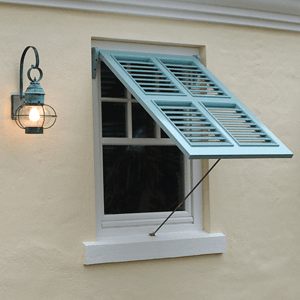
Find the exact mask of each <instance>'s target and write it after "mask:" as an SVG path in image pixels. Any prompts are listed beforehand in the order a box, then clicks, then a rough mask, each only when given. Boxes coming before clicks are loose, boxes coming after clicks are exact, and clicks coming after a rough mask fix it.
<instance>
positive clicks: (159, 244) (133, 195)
mask: <svg viewBox="0 0 300 300" xmlns="http://www.w3.org/2000/svg"><path fill="white" fill-rule="evenodd" d="M100 44H101V48H102V49H101V50H99V49H100V48H93V55H92V56H93V58H92V62H93V78H94V80H93V98H94V120H95V130H94V132H95V174H96V215H97V241H96V242H86V243H84V246H85V253H86V255H85V263H86V264H94V263H105V262H118V261H130V260H145V259H155V258H164V257H179V256H190V255H199V254H209V253H222V252H224V251H225V249H226V245H225V243H226V241H225V236H224V235H223V234H221V233H217V234H208V233H206V232H204V231H203V226H202V223H203V222H202V200H201V189H198V190H197V192H194V193H193V194H192V196H191V197H190V199H188V200H187V201H186V204H185V206H184V207H182V208H181V210H180V211H177V212H176V213H175V214H174V216H173V217H172V218H171V219H170V220H169V221H168V222H167V223H166V225H165V226H164V227H163V228H162V229H161V230H160V231H159V234H157V236H156V237H150V236H149V233H150V232H152V231H154V230H155V229H156V228H157V226H158V225H159V224H160V223H161V222H162V221H163V220H164V219H165V218H166V217H167V216H168V215H169V212H170V211H172V210H173V209H174V208H175V207H176V204H177V203H180V201H181V199H182V198H183V197H184V195H185V194H187V193H188V192H189V191H190V190H191V188H192V187H193V186H194V185H195V184H196V183H197V182H198V181H199V179H200V178H201V161H200V160H199V158H257V157H259V158H263V157H291V156H292V153H291V152H290V151H289V150H288V149H287V148H286V147H285V146H284V145H283V144H282V143H281V142H280V141H279V140H278V139H277V138H276V137H275V136H274V135H273V134H272V133H271V132H270V131H269V130H268V129H267V128H266V127H265V126H264V125H263V124H262V123H261V122H260V121H259V120H258V119H257V118H256V117H255V116H254V115H253V114H252V113H251V112H250V111H249V110H248V109H247V108H246V107H245V106H244V105H243V104H242V103H241V102H240V101H239V100H238V99H236V97H235V96H234V95H233V94H232V93H231V92H230V91H229V90H228V89H227V88H226V87H225V86H224V85H222V83H221V82H220V81H218V80H217V79H216V78H215V77H214V76H213V74H211V73H210V72H209V71H208V70H207V69H206V68H205V67H204V66H203V65H202V64H201V63H200V61H199V59H198V57H195V56H193V55H196V56H197V54H198V49H185V48H179V47H163V48H160V47H156V46H154V49H153V47H150V46H146V45H134V46H133V45H132V44H126V43H119V44H118V43H100ZM95 46H98V45H95ZM132 47H133V48H134V52H133V51H130V52H128V51H123V50H132ZM139 47H140V48H143V49H142V50H143V52H138V48H139ZM120 48H121V49H123V50H122V51H120V50H119V49H120ZM126 48H127V49H126ZM104 49H110V50H104ZM111 49H118V50H111ZM145 50H146V51H145ZM160 50H161V51H162V52H165V53H168V54H165V53H162V52H161V51H160ZM173 52H175V53H173ZM178 52H179V53H178ZM185 52H189V53H188V55H184V54H186V53H185ZM157 53H160V54H157ZM161 53H162V54H161ZM175 145H176V146H177V147H178V148H177V147H176V146H175ZM178 149H180V150H181V152H182V153H183V154H184V156H183V155H182V154H181V152H180V151H179V150H178ZM195 158H197V159H195Z"/></svg>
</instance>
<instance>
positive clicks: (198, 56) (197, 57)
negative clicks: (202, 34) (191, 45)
mask: <svg viewBox="0 0 300 300" xmlns="http://www.w3.org/2000/svg"><path fill="white" fill-rule="evenodd" d="M193 56H194V57H195V58H196V59H198V60H199V61H200V59H201V57H200V55H193Z"/></svg>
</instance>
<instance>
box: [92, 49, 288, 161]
mask: <svg viewBox="0 0 300 300" xmlns="http://www.w3.org/2000/svg"><path fill="white" fill-rule="evenodd" d="M93 51H94V52H93V53H96V56H97V55H99V57H100V59H101V60H103V61H104V63H105V64H106V65H107V66H108V67H109V68H110V69H111V71H112V72H113V73H114V74H115V75H116V76H117V77H118V79H119V80H120V81H121V82H122V83H123V84H124V86H125V87H126V88H127V89H128V90H129V91H130V92H131V94H132V95H133V96H134V97H135V99H137V101H138V102H139V103H140V104H141V105H142V106H143V107H144V108H145V110H146V111H147V112H148V113H149V114H150V115H151V116H152V118H153V119H154V120H155V121H156V122H157V123H158V124H159V125H160V126H161V127H162V128H163V130H164V131H165V132H166V133H167V134H168V135H169V137H170V138H171V139H172V140H173V141H174V142H175V143H176V145H177V146H178V147H179V148H180V149H181V150H182V152H183V153H184V154H185V155H186V156H187V157H188V158H262V157H292V155H293V154H292V153H291V152H290V151H289V150H288V149H287V148H286V147H285V146H284V145H283V144H282V143H281V142H280V141H279V140H278V139H277V138H276V137H275V136H274V135H273V134H272V133H271V132H270V131H269V130H268V129H267V128H266V127H265V126H264V125H263V124H262V123H261V122H260V121H259V120H258V119H257V118H256V117H255V116H254V115H253V114H252V113H251V112H250V111H249V110H248V109H247V107H245V106H244V105H243V104H242V103H241V102H240V101H239V100H238V99H237V98H236V97H235V96H234V95H233V94H232V93H231V92H230V91H229V90H228V89H227V88H226V87H225V86H224V85H223V84H222V83H221V82H220V81H219V80H218V79H217V78H216V77H215V76H214V75H213V74H211V73H210V72H209V71H208V70H207V69H206V68H205V67H204V66H203V65H202V64H201V63H200V62H199V60H198V59H197V58H195V57H192V56H181V55H180V56H179V55H165V54H151V53H137V52H124V51H108V50H99V49H93Z"/></svg>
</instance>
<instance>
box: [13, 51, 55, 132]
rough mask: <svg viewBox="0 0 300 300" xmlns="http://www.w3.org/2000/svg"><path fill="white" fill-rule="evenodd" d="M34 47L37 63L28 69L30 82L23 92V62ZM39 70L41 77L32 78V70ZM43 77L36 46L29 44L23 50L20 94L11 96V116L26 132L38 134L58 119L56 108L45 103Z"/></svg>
mask: <svg viewBox="0 0 300 300" xmlns="http://www.w3.org/2000/svg"><path fill="white" fill-rule="evenodd" d="M30 48H32V49H33V51H34V53H35V65H31V68H30V69H29V70H28V71H27V77H28V79H29V80H30V84H29V86H28V88H27V90H26V92H25V93H24V94H23V63H24V58H25V55H26V53H27V51H28V49H30ZM33 69H36V70H38V71H39V75H40V77H39V79H38V80H36V78H35V77H34V79H32V78H31V76H30V72H31V70H33ZM42 78H43V72H42V70H41V69H40V68H39V54H38V51H37V49H36V48H35V47H33V46H28V47H26V48H25V50H24V51H23V54H22V57H21V61H20V94H19V95H12V96H11V118H12V119H13V120H15V121H16V123H17V125H18V126H19V127H21V128H23V129H25V133H29V134H38V133H43V132H44V129H48V128H50V127H52V126H53V125H54V123H55V121H56V118H57V115H56V112H55V110H54V109H53V108H52V107H51V106H49V105H46V104H44V96H45V92H44V90H43V88H42V87H41V85H40V80H41V79H42Z"/></svg>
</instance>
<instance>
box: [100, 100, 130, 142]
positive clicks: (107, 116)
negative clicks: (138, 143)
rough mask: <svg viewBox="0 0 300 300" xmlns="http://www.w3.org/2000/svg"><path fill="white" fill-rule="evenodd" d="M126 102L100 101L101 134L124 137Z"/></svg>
mask: <svg viewBox="0 0 300 300" xmlns="http://www.w3.org/2000/svg"><path fill="white" fill-rule="evenodd" d="M125 115H126V103H122V102H102V136H103V137H126V120H125Z"/></svg>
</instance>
